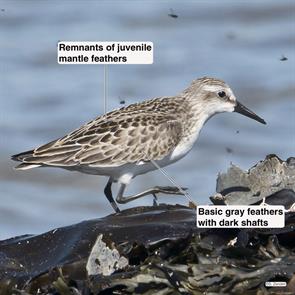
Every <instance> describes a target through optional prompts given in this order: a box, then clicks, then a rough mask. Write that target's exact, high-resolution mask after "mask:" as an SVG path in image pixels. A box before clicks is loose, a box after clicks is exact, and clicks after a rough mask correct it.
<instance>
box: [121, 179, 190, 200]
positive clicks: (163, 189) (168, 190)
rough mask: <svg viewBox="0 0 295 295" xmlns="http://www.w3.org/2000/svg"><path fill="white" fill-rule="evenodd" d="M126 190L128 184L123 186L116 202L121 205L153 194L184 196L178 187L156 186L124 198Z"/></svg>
mask: <svg viewBox="0 0 295 295" xmlns="http://www.w3.org/2000/svg"><path fill="white" fill-rule="evenodd" d="M125 188H126V184H121V186H120V188H119V192H118V195H117V198H116V201H117V202H118V203H119V204H126V203H128V202H130V201H133V200H136V199H138V198H141V197H143V196H146V195H151V194H152V195H155V194H158V193H163V194H169V195H183V192H181V191H180V190H179V189H178V188H177V187H174V186H155V187H152V188H150V189H147V190H145V191H143V192H141V193H139V194H136V195H133V196H123V193H124V190H125ZM186 189H187V188H185V187H183V188H182V190H186Z"/></svg>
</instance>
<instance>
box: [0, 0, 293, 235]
mask: <svg viewBox="0 0 295 295" xmlns="http://www.w3.org/2000/svg"><path fill="white" fill-rule="evenodd" d="M0 5H1V6H0V8H1V10H0V28H1V29H0V30H1V49H0V62H1V69H0V71H1V79H0V87H1V95H0V163H1V165H0V198H1V199H0V200H1V201H0V224H1V230H0V239H3V238H6V237H10V236H14V235H17V234H24V233H38V232H42V231H46V230H48V229H50V228H53V227H56V226H61V225H67V224H71V223H74V222H79V221H81V220H83V219H89V218H95V217H99V216H104V215H106V214H108V213H111V212H112V209H111V207H110V206H109V204H108V203H107V201H106V199H105V198H104V196H103V193H102V191H103V187H104V185H105V183H106V178H104V177H95V176H89V175H81V174H79V173H71V172H68V171H62V170H58V169H36V170H32V171H27V172H17V171H14V170H13V169H12V167H13V166H14V164H15V163H13V162H12V161H11V160H10V159H9V158H10V155H12V154H15V153H18V152H21V151H24V150H28V149H31V148H33V147H35V146H37V145H40V144H43V143H46V142H48V141H51V140H52V139H55V138H58V137H60V136H62V135H64V134H65V133H67V132H69V131H71V130H72V129H74V128H76V127H78V126H80V125H81V124H83V123H85V122H86V121H89V120H90V119H92V118H95V117H96V116H97V115H99V114H102V113H103V99H102V98H103V66H95V65H89V66H86V65H80V66H78V65H58V64H57V63H56V44H57V42H58V40H77V41H78V40H93V41H121V40H126V41H129V40H130V41H132V40H133V41H152V42H154V48H155V49H154V64H153V65H124V66H123V65H112V66H109V77H108V79H109V83H108V97H109V99H108V109H109V110H111V109H113V108H118V107H119V106H120V104H119V101H120V99H125V100H126V103H127V104H130V103H133V102H136V101H141V100H144V99H148V98H152V97H155V96H162V95H165V96H166V95H174V94H176V93H178V92H180V91H181V90H183V89H184V88H185V87H187V86H188V84H189V83H190V81H191V80H192V79H194V78H197V77H201V76H204V75H208V76H213V77H219V78H221V79H223V80H225V81H227V83H228V84H229V85H231V87H232V88H233V89H234V92H235V94H236V96H237V97H238V99H239V100H240V101H241V102H243V104H245V105H247V106H248V107H249V108H251V109H253V110H254V111H255V112H257V114H259V115H261V116H262V117H263V118H264V119H265V120H266V121H267V123H268V125H266V126H264V125H261V124H259V123H257V122H255V121H252V120H250V119H248V118H245V117H241V116H240V115H238V114H222V115H218V116H216V117H214V118H212V119H211V120H210V121H209V122H208V123H207V125H206V126H205V128H204V130H203V131H202V133H201V136H200V138H199V140H198V142H197V144H196V145H195V146H194V149H193V150H192V152H191V153H190V154H189V155H188V156H187V157H186V158H184V159H183V160H182V161H180V162H178V163H176V164H174V165H173V166H170V167H168V168H167V171H168V173H169V175H171V176H172V177H173V178H174V179H176V181H177V183H179V184H180V185H181V186H184V187H188V188H189V192H190V194H191V195H192V196H193V197H194V198H195V200H198V201H199V202H200V203H206V202H207V201H208V196H209V195H210V194H212V193H214V191H215V179H216V176H217V174H218V173H219V172H221V171H225V170H226V169H227V167H228V166H229V165H230V163H231V162H232V163H234V164H237V165H239V166H241V167H242V168H245V169H246V168H249V167H250V166H251V165H253V164H255V163H256V162H257V161H259V160H261V159H263V158H264V157H265V155H267V154H268V153H276V154H278V155H279V156H280V157H282V158H284V159H285V158H287V157H289V156H291V155H293V156H294V154H293V152H294V148H295V135H294V130H295V100H294V96H295V84H294V82H295V62H294V60H295V51H294V45H295V38H294V36H295V35H294V31H295V17H294V16H295V15H294V14H295V13H294V9H295V5H294V2H293V1H275V0H273V1H259V2H258V1H257V2H254V1H253V2H246V1H244V2H242V1H210V3H207V2H205V1H204V2H189V1H187V2H184V1H174V2H171V1H170V2H169V3H168V2H166V1H162V2H161V1H142V2H139V1H138V2H135V1H130V2H129V1H114V2H111V1H108V2H107V1H105V2H98V1H96V2H95V1H71V2H70V1H63V2H58V1H46V2H40V3H37V2H35V1H1V2H0ZM170 8H173V10H174V12H175V13H176V14H178V15H179V17H178V18H176V19H174V18H171V17H169V16H168V13H169V9H170ZM282 55H285V56H286V57H287V58H288V60H287V61H280V58H281V56H282ZM165 184H168V185H169V182H168V180H167V179H165V178H164V176H162V175H161V174H160V172H153V173H150V174H148V175H144V176H140V177H138V178H136V179H135V180H134V181H133V182H132V185H131V186H130V189H129V192H130V193H133V192H138V191H141V190H143V189H145V188H148V187H149V186H152V185H165ZM164 201H169V202H178V203H184V202H185V200H184V199H183V198H182V197H173V198H171V197H169V198H168V197H165V196H163V197H160V202H164ZM151 203H152V200H151V198H150V197H146V198H145V199H142V200H139V201H137V202H134V203H132V204H129V205H128V206H134V205H141V204H142V205H143V204H144V205H147V204H151ZM128 206H127V205H126V206H123V207H124V208H126V207H128Z"/></svg>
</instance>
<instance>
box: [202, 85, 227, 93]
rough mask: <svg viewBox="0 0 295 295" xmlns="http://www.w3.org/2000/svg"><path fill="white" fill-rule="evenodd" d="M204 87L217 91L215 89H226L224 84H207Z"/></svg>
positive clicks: (206, 89)
mask: <svg viewBox="0 0 295 295" xmlns="http://www.w3.org/2000/svg"><path fill="white" fill-rule="evenodd" d="M203 89H204V90H205V91H210V92H215V91H218V90H222V89H224V86H220V85H205V86H204V87H203Z"/></svg>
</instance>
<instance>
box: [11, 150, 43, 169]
mask: <svg viewBox="0 0 295 295" xmlns="http://www.w3.org/2000/svg"><path fill="white" fill-rule="evenodd" d="M33 153H34V151H33V150H30V151H27V152H23V153H20V154H16V155H13V156H11V159H12V160H13V161H18V162H23V161H24V160H25V159H26V158H29V157H32V155H33ZM40 166H41V164H36V163H24V162H23V163H21V164H19V165H18V166H16V167H15V169H16V170H28V169H32V168H36V167H40Z"/></svg>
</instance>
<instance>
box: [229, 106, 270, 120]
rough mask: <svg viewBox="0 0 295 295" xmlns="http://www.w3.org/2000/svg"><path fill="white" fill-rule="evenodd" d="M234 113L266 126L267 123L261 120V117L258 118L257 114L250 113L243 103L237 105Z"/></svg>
mask: <svg viewBox="0 0 295 295" xmlns="http://www.w3.org/2000/svg"><path fill="white" fill-rule="evenodd" d="M234 112H236V113H240V114H242V115H244V116H246V117H249V118H251V119H254V120H256V121H258V122H260V123H262V124H266V122H265V121H264V120H263V119H262V118H260V117H259V116H257V115H256V114H255V113H253V112H252V111H250V110H249V109H248V108H246V107H245V106H244V105H242V104H241V103H239V102H237V105H236V106H235V109H234Z"/></svg>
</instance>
